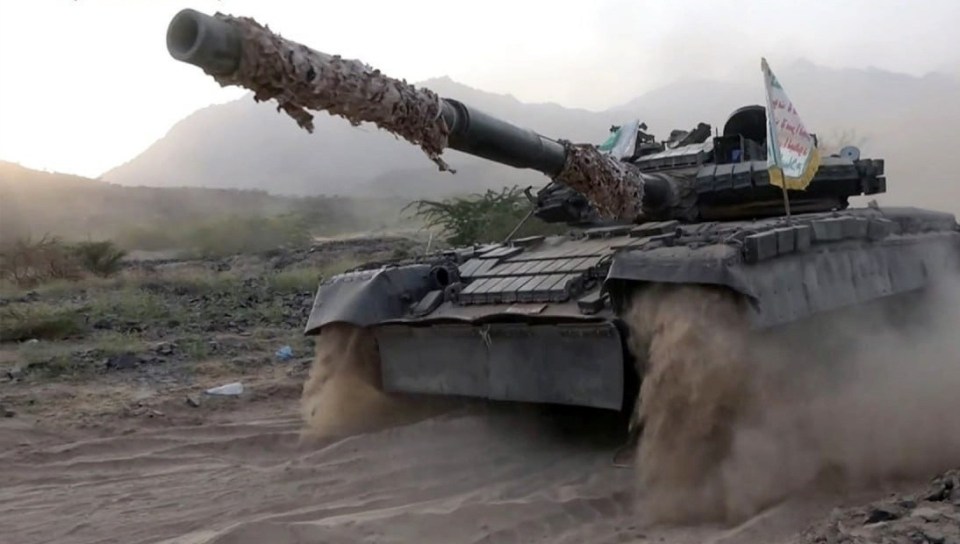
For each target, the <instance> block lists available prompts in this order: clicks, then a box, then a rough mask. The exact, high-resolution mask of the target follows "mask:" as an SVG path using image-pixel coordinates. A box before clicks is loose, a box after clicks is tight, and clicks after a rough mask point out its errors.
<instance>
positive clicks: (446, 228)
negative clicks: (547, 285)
mask: <svg viewBox="0 0 960 544" xmlns="http://www.w3.org/2000/svg"><path fill="white" fill-rule="evenodd" d="M409 206H413V207H415V208H416V212H415V214H416V215H417V216H418V217H420V218H421V219H423V220H424V222H425V223H426V226H427V227H428V228H432V227H439V228H440V229H441V230H442V231H443V233H444V235H445V236H446V239H445V240H446V242H447V243H448V244H452V245H470V244H476V243H485V242H502V241H503V240H504V239H506V237H507V236H509V235H510V233H511V232H512V231H513V229H515V228H516V227H517V226H518V225H519V224H520V222H521V221H523V220H524V218H525V217H527V214H529V213H530V210H531V206H532V203H531V202H530V201H529V200H528V199H527V198H526V196H525V195H524V194H523V191H522V190H521V189H520V188H519V187H516V186H514V187H505V188H503V189H502V190H500V191H499V192H497V191H494V190H490V189H488V190H487V192H486V193H484V194H476V195H471V196H469V197H455V198H449V199H446V200H443V201H433V200H417V201H415V202H412V203H411V204H410V205H409ZM409 206H408V207H409ZM563 230H565V227H564V226H561V225H552V224H549V223H545V222H543V221H541V220H540V219H538V218H536V217H533V216H530V217H529V218H527V220H526V222H525V223H524V224H523V226H522V227H521V228H520V229H519V230H518V231H517V233H516V234H515V236H517V237H521V236H531V235H534V234H555V233H559V232H563Z"/></svg>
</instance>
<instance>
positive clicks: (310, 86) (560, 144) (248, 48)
mask: <svg viewBox="0 0 960 544" xmlns="http://www.w3.org/2000/svg"><path fill="white" fill-rule="evenodd" d="M167 48H168V50H169V52H170V54H171V55H172V56H173V57H174V58H176V59H177V60H180V61H183V62H187V63H190V64H194V65H196V66H198V67H200V68H202V69H203V70H204V72H205V73H207V74H208V75H210V76H212V77H213V78H214V79H215V80H216V81H217V82H219V83H220V84H221V85H224V86H227V85H236V86H241V87H245V88H247V89H250V90H252V91H253V93H254V99H255V100H257V101H266V100H271V99H273V100H276V101H277V103H278V109H280V110H283V111H284V112H286V113H287V114H288V115H290V116H291V117H292V118H293V119H294V120H296V122H297V123H298V124H299V125H300V126H301V127H302V128H304V129H306V130H308V131H312V129H313V115H312V114H311V113H309V111H308V110H313V111H326V112H328V113H330V114H332V115H338V116H341V117H344V118H346V119H347V120H349V121H350V122H351V123H352V124H354V125H359V124H360V123H363V122H369V123H373V124H375V125H376V126H378V127H379V128H381V129H383V130H386V131H389V132H391V133H393V134H395V135H397V136H399V137H401V138H404V139H405V140H407V141H409V142H411V143H413V144H415V145H418V146H420V147H421V148H422V149H423V150H424V152H425V153H426V154H427V155H428V156H429V157H430V158H431V159H432V160H433V161H434V162H435V163H436V164H437V165H438V166H439V168H440V169H441V170H446V171H453V169H451V168H450V167H449V165H447V164H446V162H445V161H444V160H443V158H442V157H441V155H442V153H443V151H444V150H445V149H447V148H450V149H455V150H458V151H461V152H464V153H468V154H471V155H475V156H477V157H481V158H484V159H488V160H491V161H495V162H498V163H501V164H505V165H509V166H513V167H516V168H528V169H533V170H536V171H538V172H541V173H543V174H544V175H546V176H548V177H549V178H550V179H551V180H552V181H553V183H551V184H549V185H548V186H547V187H546V188H545V189H544V190H542V191H541V192H540V194H539V195H537V197H536V199H535V201H536V204H537V210H536V214H537V215H538V216H539V217H541V218H542V219H544V220H547V221H565V222H570V223H580V224H582V223H590V222H596V221H607V222H611V221H612V222H622V223H636V222H643V221H645V220H670V219H676V220H680V221H682V222H692V221H698V220H704V219H720V218H746V217H760V216H770V215H779V214H782V213H784V211H785V210H784V208H783V201H782V195H781V192H780V189H779V187H776V186H773V185H771V184H770V183H769V177H768V175H767V170H766V165H765V160H766V145H765V126H766V125H765V123H766V119H765V114H764V109H763V108H762V107H760V106H751V107H747V108H742V109H741V110H738V111H737V112H734V114H733V115H732V116H731V117H730V119H729V120H728V121H727V123H726V124H725V126H724V130H723V133H722V134H717V135H711V127H710V126H709V125H706V124H704V123H701V124H700V125H698V126H697V127H696V128H694V129H693V130H690V131H674V132H673V133H672V134H671V136H670V138H668V139H667V140H666V141H664V142H659V143H658V142H657V141H656V140H655V139H654V138H653V137H652V136H651V135H648V134H646V133H645V132H643V130H644V129H645V125H642V124H640V125H638V126H637V127H636V132H632V133H628V134H626V136H627V141H628V142H629V143H630V145H629V146H628V147H627V148H626V149H625V150H624V149H621V150H620V151H621V152H620V153H610V152H608V151H605V150H602V149H600V148H599V147H598V146H595V145H592V144H584V143H573V142H570V141H567V140H563V139H552V138H548V137H546V136H543V135H540V134H538V133H536V132H534V131H532V130H529V129H526V128H521V127H518V126H516V125H513V124H511V123H509V122H507V121H504V120H501V119H497V118H496V117H493V116H491V115H489V114H487V113H484V112H482V111H479V110H477V109H475V108H472V107H470V106H469V105H467V104H464V103H462V102H460V101H457V100H453V99H450V98H444V97H440V96H438V95H437V94H436V93H434V92H433V91H431V90H429V89H426V88H417V87H415V86H414V85H411V84H409V83H407V82H405V81H402V80H398V79H394V78H391V77H388V76H386V75H384V74H382V73H381V72H380V71H378V70H376V69H374V68H372V67H370V66H367V65H365V64H363V63H362V62H360V61H356V60H348V59H343V58H341V57H339V56H337V55H330V54H327V53H322V52H319V51H316V50H314V49H311V48H309V47H307V46H304V45H301V44H299V43H296V42H293V41H290V40H287V39H285V38H282V37H281V36H279V35H277V34H276V33H274V32H272V31H271V30H270V29H268V28H267V27H265V26H262V25H260V24H259V23H257V22H256V21H254V20H253V19H250V18H245V17H234V16H230V15H224V14H220V13H217V14H216V15H214V16H209V15H205V14H202V13H199V12H197V11H194V10H190V9H186V10H183V11H181V12H180V13H178V14H177V15H176V16H175V17H174V18H173V20H172V21H171V22H170V25H169V27H168V31H167ZM613 128H614V129H618V130H619V129H620V128H622V127H613ZM631 128H632V127H631ZM884 189H885V185H884V179H883V161H881V160H870V159H863V160H861V159H860V158H859V156H857V157H848V156H847V157H840V156H835V157H828V158H826V159H825V160H824V161H823V163H822V165H821V167H820V169H819V171H818V174H817V178H815V179H814V181H813V182H812V183H811V185H810V186H809V188H808V190H806V191H803V192H797V194H796V195H794V194H793V192H791V199H792V200H791V208H792V209H793V210H795V211H797V212H803V211H824V210H830V209H842V208H845V207H846V206H847V199H848V197H850V196H854V195H859V194H872V193H877V192H882V191H883V190H884Z"/></svg>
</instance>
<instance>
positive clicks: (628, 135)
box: [597, 119, 640, 159]
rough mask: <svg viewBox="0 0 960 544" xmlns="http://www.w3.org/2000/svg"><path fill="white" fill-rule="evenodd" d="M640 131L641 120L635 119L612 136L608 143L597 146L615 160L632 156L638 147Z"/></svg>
mask: <svg viewBox="0 0 960 544" xmlns="http://www.w3.org/2000/svg"><path fill="white" fill-rule="evenodd" d="M639 130H640V120H639V119H634V120H632V121H630V122H629V123H627V124H625V125H623V126H621V127H620V128H618V129H617V130H616V132H613V133H612V134H610V137H609V138H607V141H605V142H603V143H602V144H600V145H599V146H597V149H599V150H600V151H602V152H604V153H608V154H609V155H611V156H612V157H613V158H615V159H622V158H624V157H627V156H630V155H632V154H633V153H634V150H635V149H636V147H637V131H639Z"/></svg>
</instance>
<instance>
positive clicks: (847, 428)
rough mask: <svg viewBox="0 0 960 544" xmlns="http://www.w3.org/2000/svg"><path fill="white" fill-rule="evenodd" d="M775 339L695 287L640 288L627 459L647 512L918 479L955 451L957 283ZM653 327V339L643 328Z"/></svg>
mask: <svg viewBox="0 0 960 544" xmlns="http://www.w3.org/2000/svg"><path fill="white" fill-rule="evenodd" d="M924 300H925V302H926V306H924V307H923V308H922V309H917V308H911V307H910V306H908V305H907V304H906V301H897V302H892V303H889V304H887V305H885V306H877V305H875V306H872V307H869V308H865V309H863V310H862V311H856V312H853V313H850V312H846V313H844V314H843V315H836V316H833V317H828V318H825V319H818V321H817V322H816V323H810V324H806V325H800V326H794V327H791V328H790V329H788V330H786V331H782V332H779V333H776V334H765V335H762V336H759V335H754V336H751V337H745V336H744V335H743V334H738V333H737V332H736V329H737V325H738V323H739V322H740V320H741V317H740V316H741V315H742V308H740V307H739V306H738V305H737V304H736V302H735V301H734V300H733V299H731V298H729V297H728V296H727V295H725V294H723V293H720V292H717V291H713V290H705V289H701V288H689V287H685V288H680V289H662V290H661V289H658V290H651V291H648V292H645V293H644V294H642V295H640V296H639V297H638V299H637V300H636V301H635V304H634V306H633V308H632V310H631V312H630V314H629V316H628V317H629V319H630V323H631V327H632V329H634V330H637V331H640V335H639V338H637V339H635V344H634V345H633V346H632V347H633V348H634V349H635V350H642V349H644V348H645V347H648V349H649V361H648V363H647V364H648V365H649V368H648V377H647V378H646V381H645V382H644V384H643V390H642V392H641V404H640V406H639V414H640V416H641V418H642V420H643V421H644V423H645V429H644V435H643V441H642V445H641V449H640V451H639V457H638V467H639V469H638V470H639V472H640V478H641V482H642V484H643V485H644V487H645V488H646V489H647V492H648V495H647V496H646V497H645V500H646V501H647V503H648V504H647V511H648V512H649V513H650V515H651V516H652V517H653V518H654V519H658V520H660V521H693V520H696V521H704V520H719V521H727V522H737V521H742V520H743V519H746V518H748V517H749V516H751V515H753V514H756V513H757V512H758V511H759V510H761V509H762V508H765V507H767V506H770V505H771V504H773V503H775V502H777V501H780V500H782V499H784V498H786V497H788V496H790V495H792V494H794V493H797V492H803V491H811V490H815V489H820V490H823V489H828V490H831V491H841V492H849V491H853V490H862V489H865V488H868V487H870V486H876V485H880V484H883V483H884V482H889V481H893V480H896V479H900V478H916V477H927V476H929V475H930V474H934V473H936V472H937V471H939V470H945V469H947V468H950V467H951V466H954V465H955V464H956V462H957V460H958V459H960V418H957V396H956V392H957V391H958V390H960V338H958V336H957V331H958V330H960V281H957V280H956V279H950V280H949V281H944V282H943V283H942V284H941V285H939V286H938V288H937V289H936V290H934V292H932V293H930V294H929V296H927V297H926V298H925V299H924ZM654 333H656V334H654Z"/></svg>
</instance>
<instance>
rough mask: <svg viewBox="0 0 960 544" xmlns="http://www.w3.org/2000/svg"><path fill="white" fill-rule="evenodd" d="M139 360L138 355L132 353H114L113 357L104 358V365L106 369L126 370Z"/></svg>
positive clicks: (135, 364)
mask: <svg viewBox="0 0 960 544" xmlns="http://www.w3.org/2000/svg"><path fill="white" fill-rule="evenodd" d="M139 362H140V359H139V357H137V356H136V355H134V354H133V353H130V352H127V353H121V354H120V355H115V356H113V357H108V358H106V359H105V360H104V363H105V364H104V366H105V367H106V368H107V369H108V370H128V369H131V368H133V367H135V366H137V363H139Z"/></svg>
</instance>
